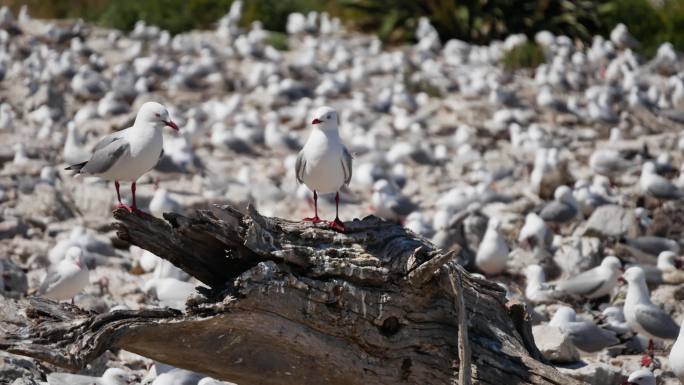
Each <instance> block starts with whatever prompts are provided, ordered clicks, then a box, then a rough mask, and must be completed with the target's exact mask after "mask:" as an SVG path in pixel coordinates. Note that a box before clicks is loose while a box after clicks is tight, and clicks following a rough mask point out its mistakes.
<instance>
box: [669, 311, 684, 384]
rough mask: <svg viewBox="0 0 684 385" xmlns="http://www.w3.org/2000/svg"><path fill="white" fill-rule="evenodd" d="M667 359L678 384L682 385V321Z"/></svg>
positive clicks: (683, 342)
mask: <svg viewBox="0 0 684 385" xmlns="http://www.w3.org/2000/svg"><path fill="white" fill-rule="evenodd" d="M668 359H669V361H670V367H671V368H672V371H673V372H674V374H675V376H677V378H678V379H679V382H681V383H682V384H684V321H682V324H681V326H680V327H679V335H678V336H677V340H676V341H675V343H674V345H672V349H671V350H670V357H669V358H668Z"/></svg>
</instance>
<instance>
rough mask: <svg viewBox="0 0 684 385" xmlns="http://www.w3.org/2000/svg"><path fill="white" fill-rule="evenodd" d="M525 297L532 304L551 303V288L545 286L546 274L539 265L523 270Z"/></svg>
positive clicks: (529, 266)
mask: <svg viewBox="0 0 684 385" xmlns="http://www.w3.org/2000/svg"><path fill="white" fill-rule="evenodd" d="M525 280H526V285H525V297H526V298H527V299H528V300H529V301H530V302H532V303H535V304H537V303H544V302H549V301H551V298H552V297H551V287H550V286H549V285H547V284H546V274H544V270H543V269H542V268H541V266H539V265H528V266H527V267H526V268H525Z"/></svg>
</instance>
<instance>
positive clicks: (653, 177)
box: [639, 162, 682, 200]
mask: <svg viewBox="0 0 684 385" xmlns="http://www.w3.org/2000/svg"><path fill="white" fill-rule="evenodd" d="M639 187H641V192H642V193H643V194H644V195H648V196H651V197H653V198H656V199H661V200H672V199H680V198H681V197H682V192H681V191H680V190H679V189H678V188H677V186H675V185H674V184H673V183H672V182H670V181H669V180H668V179H667V178H665V177H662V176H660V175H658V174H657V173H656V166H655V164H654V163H652V162H646V163H644V165H643V166H642V169H641V177H639Z"/></svg>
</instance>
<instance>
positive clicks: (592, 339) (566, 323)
mask: <svg viewBox="0 0 684 385" xmlns="http://www.w3.org/2000/svg"><path fill="white" fill-rule="evenodd" d="M549 325H551V326H556V327H557V328H559V329H560V330H561V331H562V332H563V333H565V334H567V335H568V336H570V339H571V340H572V342H573V343H574V344H575V346H577V348H578V349H579V350H582V351H584V352H587V353H593V352H597V351H599V350H601V349H603V348H606V347H608V346H612V345H616V344H618V343H620V340H619V339H618V338H617V337H616V336H615V333H614V332H612V331H610V330H606V329H602V328H600V327H598V326H596V324H594V323H593V322H591V321H587V320H578V319H577V314H576V313H575V310H573V309H572V308H570V307H568V306H561V307H559V308H558V310H556V313H555V314H554V315H553V318H551V321H550V322H549Z"/></svg>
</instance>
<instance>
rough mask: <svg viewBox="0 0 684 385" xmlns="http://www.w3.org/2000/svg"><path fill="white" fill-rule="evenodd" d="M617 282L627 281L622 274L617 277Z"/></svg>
mask: <svg viewBox="0 0 684 385" xmlns="http://www.w3.org/2000/svg"><path fill="white" fill-rule="evenodd" d="M618 282H620V283H627V281H625V277H623V276H619V277H618Z"/></svg>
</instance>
